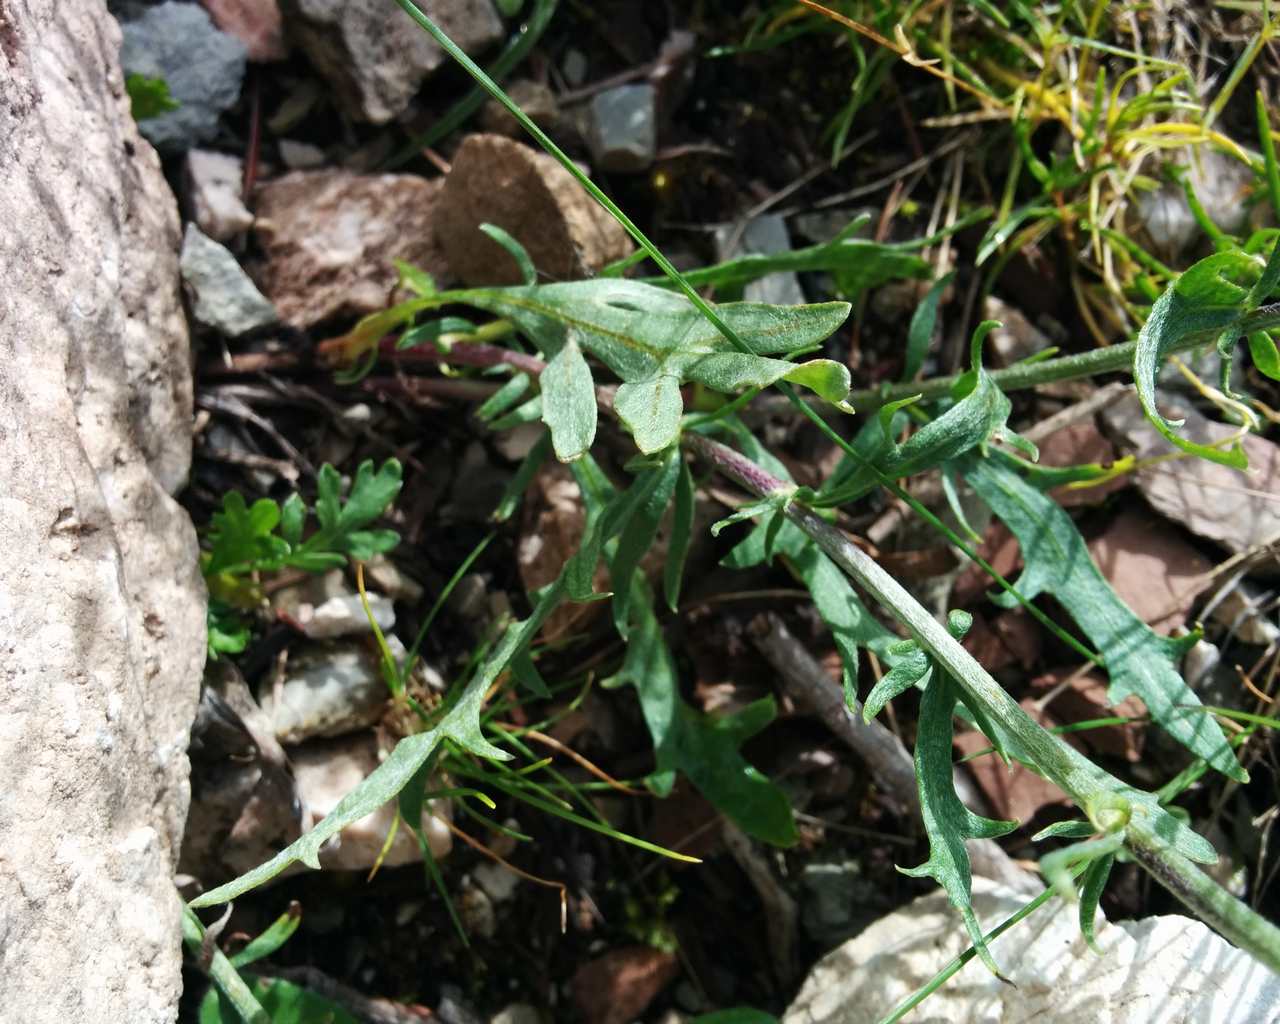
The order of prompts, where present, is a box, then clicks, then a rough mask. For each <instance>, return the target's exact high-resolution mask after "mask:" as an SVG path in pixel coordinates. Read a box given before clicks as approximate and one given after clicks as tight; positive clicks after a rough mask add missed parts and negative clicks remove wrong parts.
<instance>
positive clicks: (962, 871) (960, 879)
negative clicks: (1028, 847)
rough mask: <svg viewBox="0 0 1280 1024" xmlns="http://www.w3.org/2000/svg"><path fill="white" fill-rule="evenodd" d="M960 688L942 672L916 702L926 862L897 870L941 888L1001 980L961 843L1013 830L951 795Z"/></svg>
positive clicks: (918, 776) (918, 779) (1009, 823)
mask: <svg viewBox="0 0 1280 1024" xmlns="http://www.w3.org/2000/svg"><path fill="white" fill-rule="evenodd" d="M959 695H960V691H959V688H958V687H957V686H956V685H955V683H954V682H952V680H951V678H950V677H949V676H948V675H946V674H945V673H942V672H939V673H936V674H935V676H934V678H933V680H932V681H931V682H930V683H929V686H928V687H927V688H926V689H925V691H924V698H923V700H922V701H921V702H920V719H919V725H918V728H917V732H916V753H915V761H916V784H917V787H918V789H919V792H920V812H921V816H922V817H923V818H924V828H925V834H926V835H927V836H928V837H929V859H928V860H927V861H925V863H923V864H921V865H920V866H919V867H918V868H911V869H902V868H899V870H900V871H902V873H903V874H906V875H911V876H913V877H915V878H932V879H934V880H935V881H936V882H937V883H938V884H939V885H941V886H942V888H943V890H945V892H946V894H947V898H948V899H949V900H950V901H951V905H952V906H953V907H955V908H956V909H957V910H958V911H960V916H961V917H962V918H963V919H964V926H965V929H966V930H967V931H968V932H969V938H970V940H971V941H972V942H973V948H974V950H975V951H976V952H977V954H978V956H979V957H980V958H981V960H982V962H983V963H984V964H986V965H987V968H988V969H989V970H990V971H991V973H992V974H995V975H997V976H999V975H1000V970H999V968H997V967H996V964H995V961H994V960H993V959H992V958H991V952H990V950H988V949H987V944H986V940H985V939H984V938H983V936H982V928H981V926H980V925H979V924H978V918H977V916H976V915H975V914H974V912H973V903H972V901H971V899H970V889H971V883H972V874H971V872H970V867H969V854H968V852H967V851H966V850H965V847H964V841H965V840H966V839H995V838H996V837H997V836H1003V835H1007V834H1008V833H1009V832H1012V831H1013V830H1014V829H1015V828H1017V827H1018V823H1017V822H1016V821H995V820H992V819H991V818H983V817H980V816H979V815H977V814H974V813H973V812H972V811H970V810H969V809H968V808H967V807H965V805H964V804H963V803H961V802H960V798H959V797H958V796H956V791H955V784H954V781H953V779H952V765H951V733H952V718H953V715H954V713H955V707H956V702H957V700H958V699H959Z"/></svg>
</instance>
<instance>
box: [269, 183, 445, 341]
mask: <svg viewBox="0 0 1280 1024" xmlns="http://www.w3.org/2000/svg"><path fill="white" fill-rule="evenodd" d="M440 189H441V182H440V180H439V179H437V180H435V181H428V180H427V179H426V178H420V177H417V176H416V175H412V174H352V173H350V172H349V171H295V172H293V173H292V174H286V175H285V176H284V177H282V178H277V179H276V180H275V181H269V182H267V183H266V184H264V185H261V186H259V188H258V190H257V192H256V194H255V196H256V198H255V205H254V212H255V213H256V214H257V220H256V222H255V223H254V233H255V234H256V235H257V237H258V242H259V243H260V245H261V247H262V251H263V253H264V254H265V255H266V261H265V263H263V264H262V265H261V266H260V267H259V268H258V272H257V277H258V279H259V283H260V284H261V285H262V290H263V291H265V292H266V293H267V296H268V297H269V298H270V299H271V301H272V302H274V303H275V306H276V309H277V310H278V311H279V313H280V318H281V319H282V320H283V321H284V322H285V323H287V324H289V325H290V326H292V327H310V326H312V325H314V324H317V323H319V322H320V321H322V320H327V319H328V318H330V317H333V316H360V315H362V314H364V313H372V312H373V311H374V310H378V309H383V308H384V307H385V306H386V305H387V304H388V303H389V302H390V301H391V296H392V293H393V292H394V291H395V285H396V281H397V279H398V277H399V274H398V272H397V271H396V268H395V266H394V264H393V262H392V261H393V260H403V261H404V262H406V263H411V264H413V265H414V266H416V267H419V268H421V269H422V270H425V271H427V273H429V274H433V275H435V277H436V283H437V284H443V283H445V279H447V277H448V276H449V275H448V267H447V265H446V263H445V261H444V256H443V254H442V253H441V251H440V249H439V247H438V246H437V244H436V236H435V228H434V218H435V215H436V210H437V206H438V203H439V198H440Z"/></svg>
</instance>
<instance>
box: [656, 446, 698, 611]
mask: <svg viewBox="0 0 1280 1024" xmlns="http://www.w3.org/2000/svg"><path fill="white" fill-rule="evenodd" d="M679 463H680V475H679V476H678V477H677V478H676V494H675V498H676V500H675V508H674V509H673V511H672V514H671V536H670V537H668V539H667V560H666V562H664V563H663V566H662V591H663V595H664V596H665V597H666V599H667V607H668V608H670V609H671V610H672V611H673V612H674V611H677V610H678V608H679V604H680V578H681V576H682V575H683V574H684V560H685V556H686V555H688V553H689V541H690V540H691V539H692V537H693V511H694V489H693V474H692V473H691V472H690V471H689V464H688V463H687V462H685V461H684V460H683V459H679Z"/></svg>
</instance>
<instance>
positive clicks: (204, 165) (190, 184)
mask: <svg viewBox="0 0 1280 1024" xmlns="http://www.w3.org/2000/svg"><path fill="white" fill-rule="evenodd" d="M243 177H244V163H243V162H242V161H241V160H240V159H239V157H234V156H231V155H230V154H229V153H213V152H210V151H209V150H207V149H193V150H192V151H191V152H190V153H188V154H187V163H186V166H185V168H184V169H183V185H184V187H183V192H184V200H185V202H186V207H187V211H188V213H189V214H190V215H191V218H192V219H193V220H194V221H195V222H196V224H198V225H199V226H200V230H201V231H203V232H204V233H205V234H206V235H208V236H209V237H210V238H212V239H213V240H214V241H215V242H225V241H227V240H228V239H230V238H234V237H235V236H236V235H238V234H240V233H241V232H244V231H248V230H249V228H250V227H251V226H252V225H253V214H252V213H250V212H249V208H248V207H247V206H245V205H244V203H243V202H242V201H241V199H240V181H241V179H242V178H243Z"/></svg>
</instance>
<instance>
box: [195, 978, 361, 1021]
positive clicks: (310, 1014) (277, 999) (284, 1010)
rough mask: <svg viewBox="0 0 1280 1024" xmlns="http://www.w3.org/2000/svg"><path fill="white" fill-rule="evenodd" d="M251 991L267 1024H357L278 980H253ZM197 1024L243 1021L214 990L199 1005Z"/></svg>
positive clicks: (335, 1007)
mask: <svg viewBox="0 0 1280 1024" xmlns="http://www.w3.org/2000/svg"><path fill="white" fill-rule="evenodd" d="M251 991H252V992H253V994H254V996H255V997H256V998H257V1000H258V1002H260V1003H261V1004H262V1008H263V1009H264V1010H265V1011H266V1013H267V1019H268V1020H270V1021H271V1024H359V1021H358V1020H357V1018H355V1017H353V1016H351V1014H349V1013H348V1012H347V1011H346V1010H344V1009H343V1008H342V1007H341V1006H339V1005H338V1004H337V1003H335V1002H333V1001H332V1000H331V999H327V998H325V997H324V996H322V995H318V994H317V993H315V992H312V991H310V990H309V989H305V988H301V987H300V986H298V985H295V984H294V983H293V982H291V981H284V980H282V979H279V978H255V979H254V981H253V985H252V987H251ZM199 1021H200V1024H242V1021H243V1018H242V1017H241V1016H240V1014H239V1012H238V1011H237V1010H236V1009H235V1008H234V1007H233V1006H232V1005H231V1003H230V1001H229V1000H227V999H226V997H225V996H223V995H222V993H221V992H219V991H218V990H217V989H211V990H210V991H209V993H208V994H207V995H206V996H205V997H204V1000H203V1001H202V1002H201V1003H200V1010H199Z"/></svg>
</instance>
